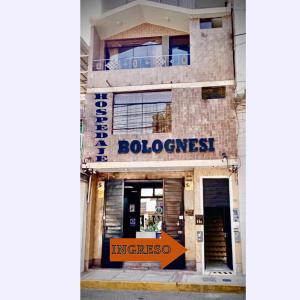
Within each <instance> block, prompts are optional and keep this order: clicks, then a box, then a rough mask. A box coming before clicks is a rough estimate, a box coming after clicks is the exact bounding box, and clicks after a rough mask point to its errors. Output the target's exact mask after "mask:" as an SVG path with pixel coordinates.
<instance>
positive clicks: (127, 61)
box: [105, 37, 162, 70]
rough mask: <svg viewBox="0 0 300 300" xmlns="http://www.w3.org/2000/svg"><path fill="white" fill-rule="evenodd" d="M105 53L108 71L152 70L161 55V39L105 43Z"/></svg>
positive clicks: (152, 38)
mask: <svg viewBox="0 0 300 300" xmlns="http://www.w3.org/2000/svg"><path fill="white" fill-rule="evenodd" d="M105 53H106V64H107V65H106V68H107V69H110V70H111V69H132V68H133V69H134V68H152V67H155V61H156V60H155V58H156V57H159V56H161V55H162V45H161V37H151V38H142V39H127V40H112V41H107V42H106V51H105Z"/></svg>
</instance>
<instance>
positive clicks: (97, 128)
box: [96, 125, 108, 131]
mask: <svg viewBox="0 0 300 300" xmlns="http://www.w3.org/2000/svg"><path fill="white" fill-rule="evenodd" d="M96 130H97V131H98V130H105V131H106V130H108V126H107V125H96Z"/></svg>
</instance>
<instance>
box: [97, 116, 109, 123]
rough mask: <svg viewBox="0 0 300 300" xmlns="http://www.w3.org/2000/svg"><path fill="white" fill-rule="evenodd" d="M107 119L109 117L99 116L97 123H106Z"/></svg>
mask: <svg viewBox="0 0 300 300" xmlns="http://www.w3.org/2000/svg"><path fill="white" fill-rule="evenodd" d="M107 120H108V119H107V117H97V118H96V123H104V122H105V121H107Z"/></svg>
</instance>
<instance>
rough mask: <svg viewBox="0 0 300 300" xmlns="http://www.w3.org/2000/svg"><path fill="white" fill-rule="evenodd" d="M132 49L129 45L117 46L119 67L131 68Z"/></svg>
mask: <svg viewBox="0 0 300 300" xmlns="http://www.w3.org/2000/svg"><path fill="white" fill-rule="evenodd" d="M132 57H133V49H132V48H130V47H124V48H119V66H120V69H132Z"/></svg>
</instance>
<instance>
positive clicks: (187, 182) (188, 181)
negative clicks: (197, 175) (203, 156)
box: [184, 175, 194, 191]
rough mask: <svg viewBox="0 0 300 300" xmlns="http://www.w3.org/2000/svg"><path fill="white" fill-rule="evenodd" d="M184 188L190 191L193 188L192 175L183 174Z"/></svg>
mask: <svg viewBox="0 0 300 300" xmlns="http://www.w3.org/2000/svg"><path fill="white" fill-rule="evenodd" d="M184 189H185V190H186V191H192V190H193V189H194V178H193V175H187V176H185V180H184Z"/></svg>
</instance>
